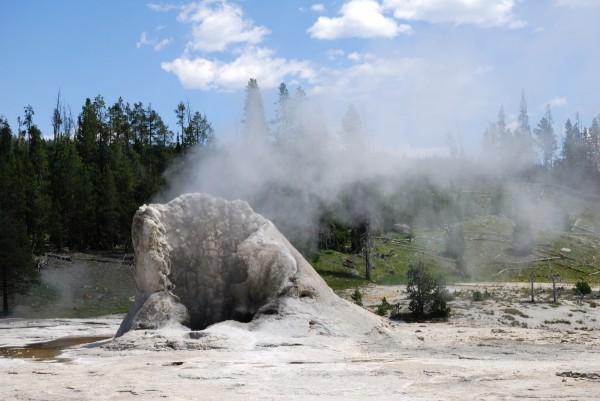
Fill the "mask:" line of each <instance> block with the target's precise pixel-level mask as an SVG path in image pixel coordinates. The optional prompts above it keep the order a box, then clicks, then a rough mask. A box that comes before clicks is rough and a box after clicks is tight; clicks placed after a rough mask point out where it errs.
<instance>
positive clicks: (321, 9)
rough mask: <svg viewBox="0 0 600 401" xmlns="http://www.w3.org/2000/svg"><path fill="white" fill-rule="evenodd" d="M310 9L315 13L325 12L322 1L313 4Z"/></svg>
mask: <svg viewBox="0 0 600 401" xmlns="http://www.w3.org/2000/svg"><path fill="white" fill-rule="evenodd" d="M310 9H311V10H312V11H314V12H316V13H322V12H325V6H324V5H323V4H322V3H317V4H313V5H312V6H310Z"/></svg>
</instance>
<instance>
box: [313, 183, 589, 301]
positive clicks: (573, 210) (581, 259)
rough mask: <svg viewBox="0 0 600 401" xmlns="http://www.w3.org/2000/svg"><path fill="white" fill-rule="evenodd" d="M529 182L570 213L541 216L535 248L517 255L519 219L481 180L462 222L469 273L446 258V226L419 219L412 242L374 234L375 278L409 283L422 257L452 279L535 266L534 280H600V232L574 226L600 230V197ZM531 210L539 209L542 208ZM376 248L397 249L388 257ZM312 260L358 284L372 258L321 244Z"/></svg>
mask: <svg viewBox="0 0 600 401" xmlns="http://www.w3.org/2000/svg"><path fill="white" fill-rule="evenodd" d="M527 190H528V194H529V196H530V197H531V199H532V202H533V203H534V205H535V202H539V203H540V205H546V206H547V205H548V204H551V205H554V207H555V208H556V213H559V212H560V213H563V211H565V210H570V212H569V214H568V215H567V214H565V216H564V218H562V219H561V218H552V219H550V220H552V225H550V223H548V222H546V221H542V222H541V223H540V224H541V225H539V226H533V227H532V231H533V232H534V234H535V246H534V250H533V252H532V253H531V254H530V255H527V256H516V255H514V253H513V252H511V249H512V238H513V229H514V223H513V221H512V220H511V219H510V218H509V217H507V215H508V214H509V212H505V213H503V214H501V215H494V214H492V213H491V211H492V207H491V199H492V198H491V196H489V195H485V191H486V188H485V187H482V188H474V191H472V192H473V193H472V196H471V199H467V201H466V202H465V204H466V205H467V207H465V211H464V213H463V216H462V221H460V222H459V223H460V224H461V225H462V229H463V233H464V237H465V242H466V250H465V260H466V269H465V270H466V275H461V272H459V271H457V270H456V268H455V266H454V263H453V262H449V261H446V260H444V258H445V256H444V254H443V252H444V229H443V228H442V227H438V228H429V227H424V226H419V225H417V226H413V230H414V239H413V241H412V242H411V243H410V244H409V245H398V244H394V243H393V242H389V241H388V242H386V241H384V240H381V239H377V240H375V249H374V253H375V257H374V258H373V259H374V264H375V269H374V271H373V272H372V280H371V282H372V283H376V284H403V283H405V282H406V276H405V274H406V270H407V269H408V266H409V264H410V263H413V262H417V261H423V262H424V263H425V264H426V266H427V267H428V268H429V269H430V270H431V271H433V272H434V274H442V275H444V276H445V277H446V280H447V282H450V283H451V282H454V281H475V282H490V281H491V282H523V281H529V280H530V279H531V276H532V274H533V279H534V281H535V282H544V283H549V282H551V281H552V279H551V276H552V275H556V276H558V281H557V286H564V287H565V289H567V290H569V291H570V289H571V288H572V286H573V285H574V283H575V282H577V281H578V280H585V281H587V282H588V283H589V284H590V285H591V286H592V287H596V286H598V285H600V274H591V273H594V272H598V271H600V251H599V247H600V238H599V237H595V236H594V235H587V234H585V231H582V230H579V231H578V230H573V231H571V230H570V228H571V225H572V224H574V223H575V222H577V225H578V227H582V228H585V229H587V230H591V231H593V232H595V233H600V201H599V200H598V199H596V198H589V197H585V196H582V195H578V194H573V193H569V192H567V191H565V190H563V189H562V188H555V187H541V186H537V187H536V186H535V185H532V187H531V188H528V189H527ZM482 193H483V194H482ZM540 194H543V195H540ZM463 201H464V199H463ZM540 207H541V206H540ZM531 213H535V208H534V210H533V211H531ZM539 220H543V219H539ZM451 223H452V222H451ZM456 223H457V222H456V221H455V222H453V224H456ZM578 233H580V234H578ZM581 233H584V234H581ZM588 234H591V233H588ZM376 236H378V237H388V238H392V239H401V238H404V237H403V236H402V235H400V234H397V233H385V234H376ZM563 248H569V249H570V250H571V252H569V253H565V252H562V251H561V249H563ZM561 253H562V254H563V255H564V256H565V257H563V258H561V259H556V260H545V261H536V260H538V259H544V258H549V257H558V256H560V254H561ZM377 255H391V256H386V257H384V258H381V257H378V256H377ZM346 259H350V260H352V261H353V262H354V265H355V269H356V270H357V271H358V272H359V273H360V277H358V278H354V277H352V276H351V274H350V269H348V268H347V267H344V266H343V262H344V260H346ZM312 264H313V266H314V267H315V269H316V270H317V271H318V272H319V273H320V274H321V276H322V277H323V278H324V279H325V281H326V282H327V283H328V284H329V285H330V286H331V287H332V288H334V289H341V288H351V287H356V286H361V285H365V284H367V283H368V282H367V281H366V280H365V279H364V264H365V261H364V257H362V256H361V255H350V254H346V253H340V252H334V251H321V252H319V253H318V254H317V257H316V258H315V260H314V263H312ZM590 274H591V275H590Z"/></svg>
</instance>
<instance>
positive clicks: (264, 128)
mask: <svg viewBox="0 0 600 401" xmlns="http://www.w3.org/2000/svg"><path fill="white" fill-rule="evenodd" d="M245 90H246V98H245V100H244V121H243V122H244V136H245V138H246V139H247V140H250V141H253V142H258V143H259V144H260V143H264V142H266V141H267V137H268V134H269V126H268V125H267V119H266V117H265V108H264V105H263V100H262V95H261V93H260V88H259V86H258V81H257V80H256V79H254V78H250V80H249V81H248V84H247V85H246V89H245Z"/></svg>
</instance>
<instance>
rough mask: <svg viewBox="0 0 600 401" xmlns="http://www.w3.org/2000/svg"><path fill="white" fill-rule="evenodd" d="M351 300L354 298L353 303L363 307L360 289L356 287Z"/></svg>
mask: <svg viewBox="0 0 600 401" xmlns="http://www.w3.org/2000/svg"><path fill="white" fill-rule="evenodd" d="M350 298H352V302H354V303H355V304H356V305H358V306H363V302H362V294H361V293H360V291H359V290H358V287H356V288H355V289H354V292H353V293H352V295H351V296H350Z"/></svg>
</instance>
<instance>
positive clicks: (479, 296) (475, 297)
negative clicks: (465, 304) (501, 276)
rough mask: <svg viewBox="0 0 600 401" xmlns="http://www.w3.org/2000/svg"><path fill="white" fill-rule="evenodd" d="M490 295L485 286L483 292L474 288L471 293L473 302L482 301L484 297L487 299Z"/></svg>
mask: <svg viewBox="0 0 600 401" xmlns="http://www.w3.org/2000/svg"><path fill="white" fill-rule="evenodd" d="M490 296H492V294H490V293H489V292H488V290H487V288H486V289H485V290H484V291H483V292H481V291H479V290H475V291H473V294H472V295H471V297H472V298H473V301H475V302H479V301H483V300H484V299H488V298H489V297H490Z"/></svg>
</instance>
